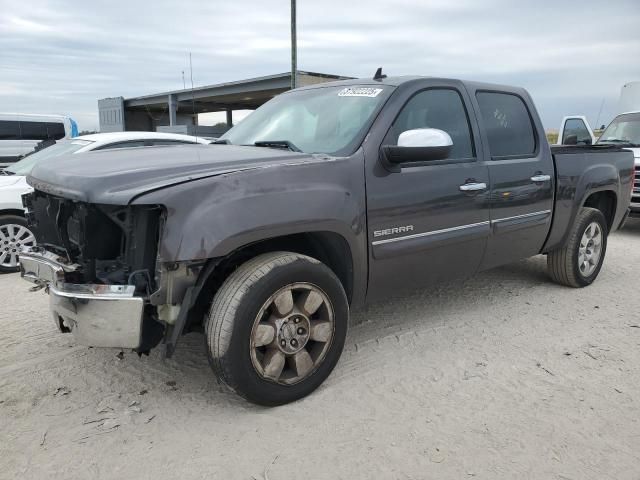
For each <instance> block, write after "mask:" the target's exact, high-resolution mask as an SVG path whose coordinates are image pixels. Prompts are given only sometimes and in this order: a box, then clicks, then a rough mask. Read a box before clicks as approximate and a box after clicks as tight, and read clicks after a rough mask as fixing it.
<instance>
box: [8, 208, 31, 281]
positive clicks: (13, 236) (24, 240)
mask: <svg viewBox="0 0 640 480" xmlns="http://www.w3.org/2000/svg"><path fill="white" fill-rule="evenodd" d="M35 244H36V239H35V236H34V235H33V233H32V232H31V230H29V229H28V228H27V220H26V219H25V218H24V217H20V216H18V215H0V272H2V273H12V272H19V271H20V264H19V263H18V252H19V250H20V248H22V247H33V246H35Z"/></svg>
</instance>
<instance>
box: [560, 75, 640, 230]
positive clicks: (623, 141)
mask: <svg viewBox="0 0 640 480" xmlns="http://www.w3.org/2000/svg"><path fill="white" fill-rule="evenodd" d="M618 111H619V112H621V113H619V114H618V115H617V116H616V117H615V118H614V119H613V120H612V121H611V123H610V124H609V125H608V126H607V128H605V130H604V131H603V132H602V134H601V135H600V137H599V138H598V139H596V136H595V135H594V133H593V129H592V128H591V125H589V122H588V121H587V118H586V117H585V116H582V115H572V116H567V117H564V118H563V119H562V122H561V124H560V130H559V131H558V144H560V145H594V144H595V145H611V144H615V145H620V146H623V147H628V148H629V150H632V151H633V156H634V157H635V171H634V181H633V190H632V193H631V215H632V216H636V217H640V81H639V82H631V83H627V84H625V85H624V86H623V87H622V90H621V92H620V100H619V103H618Z"/></svg>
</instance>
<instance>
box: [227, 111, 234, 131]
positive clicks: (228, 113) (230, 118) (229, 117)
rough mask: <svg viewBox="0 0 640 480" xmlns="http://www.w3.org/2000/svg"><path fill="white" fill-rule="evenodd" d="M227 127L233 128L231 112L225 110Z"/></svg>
mask: <svg viewBox="0 0 640 480" xmlns="http://www.w3.org/2000/svg"><path fill="white" fill-rule="evenodd" d="M227 127H229V128H231V127H233V110H231V109H227Z"/></svg>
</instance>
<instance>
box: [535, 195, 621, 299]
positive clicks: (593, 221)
mask: <svg viewBox="0 0 640 480" xmlns="http://www.w3.org/2000/svg"><path fill="white" fill-rule="evenodd" d="M608 233H609V232H608V228H607V222H606V219H605V218H604V215H603V214H602V212H601V211H600V210H598V209H595V208H587V207H583V208H581V209H580V211H579V212H578V215H577V217H576V220H575V224H574V226H573V230H572V231H571V233H570V234H569V238H568V239H567V242H566V243H565V245H564V246H563V247H562V248H559V249H557V250H554V251H552V252H549V253H548V255H547V269H548V271H549V275H550V276H551V279H552V280H553V281H554V282H556V283H559V284H561V285H566V286H568V287H574V288H581V287H586V286H587V285H591V284H592V283H593V281H594V280H595V279H596V277H597V276H598V273H600V269H601V268H602V263H603V262H604V256H605V253H606V250H607V235H608Z"/></svg>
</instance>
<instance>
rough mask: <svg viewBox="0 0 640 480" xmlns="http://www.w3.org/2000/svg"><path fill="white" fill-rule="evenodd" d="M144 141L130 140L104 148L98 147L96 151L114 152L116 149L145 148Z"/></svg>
mask: <svg viewBox="0 0 640 480" xmlns="http://www.w3.org/2000/svg"><path fill="white" fill-rule="evenodd" d="M144 146H145V142H144V140H128V141H126V142H118V143H111V144H108V145H103V146H102V147H98V148H96V149H95V150H112V149H115V148H133V147H144Z"/></svg>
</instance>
